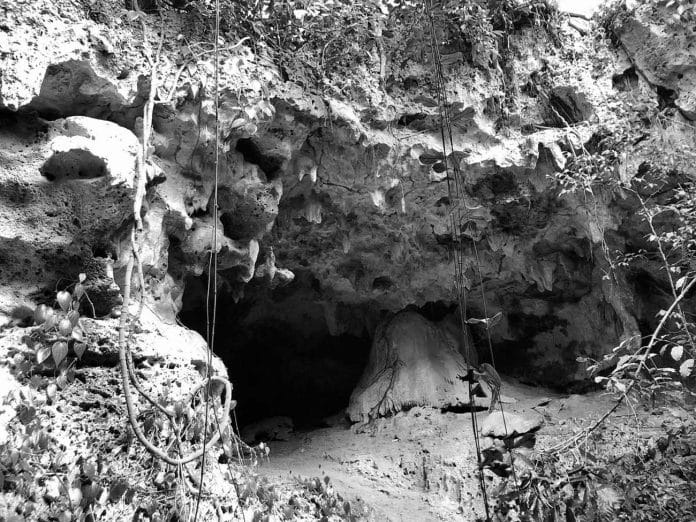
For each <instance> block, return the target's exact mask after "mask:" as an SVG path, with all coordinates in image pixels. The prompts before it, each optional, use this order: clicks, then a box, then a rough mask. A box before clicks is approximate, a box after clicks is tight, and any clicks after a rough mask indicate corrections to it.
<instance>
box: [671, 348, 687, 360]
mask: <svg viewBox="0 0 696 522" xmlns="http://www.w3.org/2000/svg"><path fill="white" fill-rule="evenodd" d="M669 354H670V355H671V356H672V359H674V360H675V361H680V360H681V358H682V355H684V347H683V346H682V345H681V344H678V345H676V346H672V350H671V351H670V352H669Z"/></svg>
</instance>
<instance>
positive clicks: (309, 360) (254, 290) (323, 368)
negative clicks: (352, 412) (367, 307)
mask: <svg viewBox="0 0 696 522" xmlns="http://www.w3.org/2000/svg"><path fill="white" fill-rule="evenodd" d="M305 282H306V281H303V278H302V277H299V278H297V279H296V280H295V281H294V282H293V283H291V284H290V285H288V286H287V287H284V288H278V289H275V290H271V289H268V288H263V287H261V286H260V285H257V284H256V283H255V282H254V281H252V282H251V283H249V284H247V285H245V288H244V291H245V297H243V298H242V299H240V300H239V301H238V302H235V299H234V294H233V293H232V292H226V291H224V290H223V291H221V292H219V293H218V311H217V325H216V334H215V353H216V354H217V355H218V356H219V357H220V358H221V359H222V360H223V362H224V363H225V365H226V366H227V369H228V373H229V378H230V380H231V381H232V384H233V386H234V395H233V396H234V399H236V400H237V401H238V404H237V408H236V414H237V420H238V423H239V426H240V428H243V427H244V426H245V425H248V424H251V423H254V422H257V421H259V420H262V419H267V418H270V417H276V416H286V417H290V418H291V419H292V421H293V424H294V427H295V430H298V429H299V430H302V429H312V428H316V427H319V426H323V425H325V422H324V421H323V419H325V418H326V417H329V416H333V415H334V414H337V413H340V412H342V411H343V410H344V409H345V408H346V406H347V405H348V400H349V398H350V394H351V393H352V391H353V389H354V388H355V385H356V384H357V382H358V380H359V378H360V376H361V374H362V372H363V369H364V367H365V364H366V362H367V358H368V355H369V349H370V343H371V339H370V337H369V335H368V333H367V331H366V330H365V329H363V330H362V331H359V330H360V329H359V328H354V329H353V331H351V332H344V333H341V334H339V335H332V334H331V332H330V329H329V327H328V325H327V322H326V319H325V313H324V309H323V305H322V303H319V302H318V300H315V299H314V297H316V296H314V295H313V292H312V290H311V288H310V289H308V288H306V287H305V285H304V283H305ZM205 285H206V277H205V276H201V277H189V278H187V280H186V285H185V291H184V297H183V308H182V311H181V313H180V315H179V317H180V319H181V321H182V322H183V323H184V324H185V325H186V326H188V327H189V328H192V329H194V330H196V331H198V332H199V333H200V334H201V335H203V336H204V337H205V329H206V316H205V288H206V286H205Z"/></svg>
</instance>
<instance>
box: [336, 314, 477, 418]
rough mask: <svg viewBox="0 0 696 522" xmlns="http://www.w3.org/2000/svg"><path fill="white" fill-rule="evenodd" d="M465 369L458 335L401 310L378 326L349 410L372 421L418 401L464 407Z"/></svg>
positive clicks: (356, 416) (466, 390)
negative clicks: (457, 338) (455, 335)
mask: <svg viewBox="0 0 696 522" xmlns="http://www.w3.org/2000/svg"><path fill="white" fill-rule="evenodd" d="M466 374H467V363H466V361H465V360H464V357H463V356H462V354H461V353H460V352H459V343H458V342H457V340H456V339H455V338H453V337H452V336H451V335H449V334H448V333H447V332H446V330H445V329H443V328H441V327H439V326H438V325H437V324H434V323H432V322H431V321H428V320H427V319H425V318H424V317H423V316H421V315H420V314H418V313H416V312H412V311H405V312H400V313H398V314H396V315H395V316H394V317H392V318H391V319H389V320H388V321H387V322H385V323H383V324H381V325H380V326H378V327H377V331H376V332H375V337H374V341H373V343H372V349H371V351H370V358H369V360H368V362H367V366H366V368H365V372H364V373H363V375H362V377H361V378H360V381H359V382H358V385H357V386H356V388H355V391H354V392H353V395H351V398H350V403H349V405H348V409H347V414H348V416H349V417H350V419H351V420H352V421H362V422H367V421H369V420H372V419H375V418H377V417H383V416H388V415H390V414H394V413H397V412H399V411H401V410H405V409H409V408H411V407H414V406H430V407H433V408H449V407H453V406H464V405H466V404H468V402H469V389H468V385H467V383H466V381H465V380H464V378H465V377H466Z"/></svg>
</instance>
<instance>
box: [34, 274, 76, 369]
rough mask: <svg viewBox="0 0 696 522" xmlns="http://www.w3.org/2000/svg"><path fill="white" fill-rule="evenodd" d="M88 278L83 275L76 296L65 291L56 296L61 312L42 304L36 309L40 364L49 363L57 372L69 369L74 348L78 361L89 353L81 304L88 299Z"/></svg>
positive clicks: (36, 346)
mask: <svg viewBox="0 0 696 522" xmlns="http://www.w3.org/2000/svg"><path fill="white" fill-rule="evenodd" d="M84 281H85V275H84V274H80V282H78V283H77V284H76V285H75V286H74V288H73V291H72V293H71V292H69V291H67V290H62V291H60V292H58V293H57V294H56V302H57V304H58V309H57V310H56V309H55V308H53V307H50V306H48V305H45V304H41V305H39V306H37V307H36V309H35V310H34V322H35V323H36V325H38V326H39V329H38V330H37V332H36V335H35V341H36V342H35V344H34V346H33V347H34V350H35V353H36V362H37V363H38V364H44V363H46V362H48V361H49V360H52V361H53V364H54V365H55V367H56V368H57V369H62V368H64V367H66V366H67V362H68V353H69V351H70V349H72V351H73V353H74V354H75V356H76V357H77V359H78V360H79V359H81V358H82V356H83V355H84V353H85V351H86V350H87V344H86V335H85V326H84V323H83V322H82V319H81V317H80V312H79V310H80V301H81V300H82V298H83V297H85V296H86V294H85V289H84V285H83V283H84Z"/></svg>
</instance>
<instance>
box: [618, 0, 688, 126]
mask: <svg viewBox="0 0 696 522" xmlns="http://www.w3.org/2000/svg"><path fill="white" fill-rule="evenodd" d="M652 9H653V8H652V6H650V5H647V4H646V5H644V6H642V7H639V8H638V9H637V11H634V12H631V13H629V14H626V15H625V16H623V17H621V18H619V19H618V20H617V21H616V22H615V27H614V34H616V36H617V37H618V38H619V40H620V42H621V44H622V45H623V46H624V49H625V50H626V52H627V53H628V55H629V57H630V59H631V62H632V63H633V64H635V67H636V68H637V69H638V71H640V73H642V74H644V75H645V76H646V78H647V79H648V80H649V81H650V83H652V84H653V85H654V86H656V87H657V88H658V89H662V92H661V93H659V94H660V95H661V96H662V97H663V98H664V103H666V104H671V103H674V105H676V106H677V107H678V108H679V110H680V111H681V112H682V114H684V116H686V117H687V118H689V119H691V120H696V58H695V57H694V56H695V53H694V46H695V45H696V36H694V32H693V28H692V27H690V25H693V22H682V21H679V19H678V17H677V18H675V17H673V13H672V12H669V10H668V9H667V8H665V7H660V8H656V10H655V11H654V12H651V10H652Z"/></svg>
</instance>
